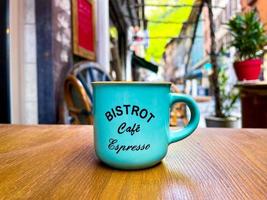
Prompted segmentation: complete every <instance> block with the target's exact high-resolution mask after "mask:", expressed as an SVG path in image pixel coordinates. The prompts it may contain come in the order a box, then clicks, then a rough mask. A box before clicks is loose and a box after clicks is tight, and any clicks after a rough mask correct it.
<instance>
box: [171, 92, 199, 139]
mask: <svg viewBox="0 0 267 200" xmlns="http://www.w3.org/2000/svg"><path fill="white" fill-rule="evenodd" d="M178 102H183V103H185V104H186V105H187V106H188V107H189V109H190V112H191V118H190V121H189V123H188V124H187V125H186V127H184V128H183V129H181V130H169V134H168V139H169V144H171V143H174V142H178V141H180V140H182V139H184V138H186V137H188V136H189V135H191V134H192V133H193V132H194V130H195V129H196V128H197V126H198V123H199V118H200V112H199V109H198V106H197V104H196V102H195V101H194V100H193V99H192V98H191V97H190V96H188V95H184V94H175V93H170V106H172V105H173V104H174V103H178Z"/></svg>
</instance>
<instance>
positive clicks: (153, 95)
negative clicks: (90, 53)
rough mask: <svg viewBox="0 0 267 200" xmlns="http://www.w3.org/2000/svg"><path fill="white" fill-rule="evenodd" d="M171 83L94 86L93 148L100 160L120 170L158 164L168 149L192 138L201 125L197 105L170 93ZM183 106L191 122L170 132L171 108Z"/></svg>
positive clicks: (108, 83) (127, 83)
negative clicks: (189, 113)
mask: <svg viewBox="0 0 267 200" xmlns="http://www.w3.org/2000/svg"><path fill="white" fill-rule="evenodd" d="M170 86H171V83H146V82H94V83H93V94H94V144H95V151H96V155H97V157H98V158H99V159H100V160H102V161H103V162H104V163H106V164H107V165H109V166H112V167H115V168H119V169H142V168H146V167H150V166H153V165H155V164H157V163H159V162H160V161H161V160H162V159H163V158H164V156H165V155H166V153H167V149H168V145H169V144H171V143H173V142H177V141H179V140H182V139H184V138H186V137H187V136H189V135H190V134H191V133H192V132H193V131H194V130H195V129H196V128H197V125H198V123H199V115H200V114H199V109H198V107H197V105H196V103H195V101H194V100H193V99H192V98H191V97H189V96H187V95H183V94H175V93H170ZM177 102H184V103H186V104H187V106H188V107H189V109H190V112H191V119H190V121H189V123H188V125H187V126H186V127H185V128H183V129H181V130H170V129H169V118H170V107H171V105H172V104H174V103H177Z"/></svg>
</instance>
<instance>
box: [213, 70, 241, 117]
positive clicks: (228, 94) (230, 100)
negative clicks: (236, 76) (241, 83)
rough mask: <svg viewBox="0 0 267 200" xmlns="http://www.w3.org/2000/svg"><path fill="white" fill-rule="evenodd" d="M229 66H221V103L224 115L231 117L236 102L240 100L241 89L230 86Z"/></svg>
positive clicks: (219, 77)
mask: <svg viewBox="0 0 267 200" xmlns="http://www.w3.org/2000/svg"><path fill="white" fill-rule="evenodd" d="M226 70H227V68H224V67H221V68H220V71H219V76H218V82H219V88H220V103H221V109H222V114H223V116H224V117H230V116H231V112H232V110H233V109H234V108H235V103H236V102H237V100H238V96H239V90H238V89H237V88H229V87H227V84H228V79H229V78H228V75H227V73H226Z"/></svg>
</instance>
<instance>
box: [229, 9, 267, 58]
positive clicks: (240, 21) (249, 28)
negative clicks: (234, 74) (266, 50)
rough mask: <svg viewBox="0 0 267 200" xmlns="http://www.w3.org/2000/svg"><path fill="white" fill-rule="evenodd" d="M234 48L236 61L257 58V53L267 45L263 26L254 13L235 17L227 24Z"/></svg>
mask: <svg viewBox="0 0 267 200" xmlns="http://www.w3.org/2000/svg"><path fill="white" fill-rule="evenodd" d="M228 26H229V29H230V31H231V35H232V36H233V38H234V39H233V41H232V42H231V46H234V47H235V48H236V49H237V51H238V60H246V59H251V58H255V57H257V52H258V51H259V50H262V49H263V47H264V46H265V45H266V44H267V36H266V34H265V32H264V28H263V25H262V24H261V23H260V20H259V17H258V16H257V14H256V13H255V12H248V13H245V14H242V15H237V16H236V17H234V18H233V19H231V20H230V21H229V22H228Z"/></svg>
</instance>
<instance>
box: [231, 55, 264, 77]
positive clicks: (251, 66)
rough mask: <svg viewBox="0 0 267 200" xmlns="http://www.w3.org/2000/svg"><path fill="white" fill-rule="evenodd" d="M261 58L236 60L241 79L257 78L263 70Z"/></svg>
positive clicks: (237, 73) (235, 64) (236, 71)
mask: <svg viewBox="0 0 267 200" xmlns="http://www.w3.org/2000/svg"><path fill="white" fill-rule="evenodd" d="M261 64H262V60H261V59H249V60H245V61H240V62H235V63H234V68H235V73H236V76H237V78H238V80H239V81H244V80H257V79H258V78H259V75H260V71H261Z"/></svg>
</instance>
